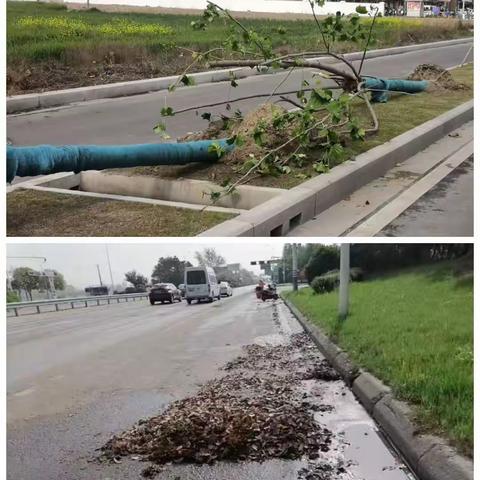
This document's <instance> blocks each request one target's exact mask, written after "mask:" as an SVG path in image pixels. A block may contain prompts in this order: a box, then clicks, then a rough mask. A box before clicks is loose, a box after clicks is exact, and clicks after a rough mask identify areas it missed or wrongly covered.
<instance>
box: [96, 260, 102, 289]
mask: <svg viewBox="0 0 480 480" xmlns="http://www.w3.org/2000/svg"><path fill="white" fill-rule="evenodd" d="M97 272H98V279H99V280H100V286H101V287H102V286H103V283H102V276H101V275H100V265H98V263H97Z"/></svg>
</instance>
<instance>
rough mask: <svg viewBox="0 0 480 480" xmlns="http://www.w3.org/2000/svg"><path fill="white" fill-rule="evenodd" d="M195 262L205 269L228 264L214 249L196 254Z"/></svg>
mask: <svg viewBox="0 0 480 480" xmlns="http://www.w3.org/2000/svg"><path fill="white" fill-rule="evenodd" d="M195 260H196V261H197V262H198V264H199V265H202V266H204V267H212V268H215V267H221V266H222V265H225V264H226V263H227V262H226V260H225V258H224V257H222V256H221V255H220V254H219V253H217V252H216V250H215V249H214V248H204V249H203V251H202V252H195Z"/></svg>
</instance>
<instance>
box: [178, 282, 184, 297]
mask: <svg viewBox="0 0 480 480" xmlns="http://www.w3.org/2000/svg"><path fill="white" fill-rule="evenodd" d="M178 289H179V290H180V291H181V292H182V297H185V284H184V283H181V284H180V285H179V286H178Z"/></svg>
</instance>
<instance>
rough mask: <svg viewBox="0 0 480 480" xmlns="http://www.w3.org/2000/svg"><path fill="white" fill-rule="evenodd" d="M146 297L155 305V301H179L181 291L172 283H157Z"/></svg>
mask: <svg viewBox="0 0 480 480" xmlns="http://www.w3.org/2000/svg"><path fill="white" fill-rule="evenodd" d="M148 297H149V299H150V304H151V305H155V302H162V303H164V302H170V303H173V302H174V301H175V300H178V301H179V302H181V301H182V292H180V290H179V289H178V288H177V287H176V286H175V285H174V284H173V283H159V284H158V285H154V286H153V287H152V288H151V289H150V293H149V294H148Z"/></svg>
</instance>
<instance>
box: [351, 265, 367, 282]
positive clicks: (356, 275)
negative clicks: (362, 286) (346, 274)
mask: <svg viewBox="0 0 480 480" xmlns="http://www.w3.org/2000/svg"><path fill="white" fill-rule="evenodd" d="M363 277H364V273H363V270H362V269H361V268H360V267H353V268H351V269H350V280H351V281H352V282H361V281H362V280H363Z"/></svg>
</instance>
